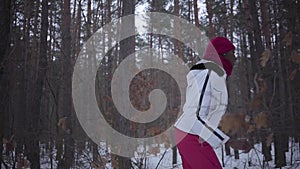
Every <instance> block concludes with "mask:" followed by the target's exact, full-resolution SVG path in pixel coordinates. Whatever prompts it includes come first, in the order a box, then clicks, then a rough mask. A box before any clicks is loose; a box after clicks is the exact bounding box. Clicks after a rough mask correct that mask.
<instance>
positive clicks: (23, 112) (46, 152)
mask: <svg viewBox="0 0 300 169" xmlns="http://www.w3.org/2000/svg"><path fill="white" fill-rule="evenodd" d="M142 7H144V8H145V9H144V10H145V11H157V12H164V13H171V14H174V15H176V16H179V17H182V18H184V19H187V20H188V21H190V22H192V23H194V24H195V25H196V26H197V27H199V28H200V29H201V30H205V33H206V35H207V36H208V37H213V36H216V35H222V36H227V37H228V38H229V39H230V40H232V41H233V42H234V43H235V44H236V46H237V50H236V55H237V56H238V60H237V64H236V67H235V70H234V73H233V75H232V77H230V79H229V92H230V106H229V112H228V115H227V116H225V117H224V119H226V120H224V121H223V122H222V124H221V127H222V128H223V130H224V131H226V132H228V133H229V134H230V135H231V136H232V137H235V138H247V139H249V141H251V142H252V144H255V143H262V149H257V150H256V151H257V152H258V153H262V154H263V155H264V159H262V161H261V162H260V165H258V166H259V167H260V168H264V167H266V165H267V163H265V162H266V161H270V160H274V161H275V165H276V166H277V167H283V166H286V165H294V162H295V159H293V158H294V154H297V153H298V154H299V138H300V135H299V131H300V127H299V124H298V123H299V120H300V116H299V115H298V113H299V112H300V103H299V102H300V97H299V94H300V76H299V73H300V72H299V71H300V67H299V66H300V65H299V64H300V42H299V39H300V37H299V32H300V18H299V13H300V11H299V10H300V2H299V1H298V0H288V1H286V0H272V1H271V0H216V1H212V0H206V1H199V0H198V1H197V0H187V1H179V0H136V1H134V0H133V1H122V0H94V1H92V0H72V1H70V0H63V1H54V0H23V1H21V0H15V1H11V0H1V5H0V24H1V25H0V37H1V38H0V83H1V85H0V95H1V97H0V116H1V117H0V125H1V126H0V138H1V144H0V145H1V146H0V152H2V154H1V157H0V163H1V167H4V168H22V167H28V166H29V165H30V167H31V168H34V169H35V168H43V166H48V167H50V168H64V169H65V168H71V167H73V168H83V167H90V166H93V167H95V168H105V164H106V163H108V162H111V164H112V166H113V167H114V168H130V166H136V167H139V168H143V167H145V166H146V164H143V163H133V162H131V161H130V159H127V158H124V157H119V156H116V155H113V154H109V152H108V151H107V147H105V146H104V147H100V146H97V145H96V144H94V143H93V142H92V141H90V140H89V138H88V137H87V136H86V135H85V133H84V132H83V131H82V129H81V127H80V125H79V123H78V121H77V119H76V115H75V112H74V109H73V105H72V97H71V93H72V91H71V89H72V88H71V84H72V83H71V80H72V79H71V78H72V72H73V66H74V63H75V60H76V58H77V56H78V53H79V51H80V49H81V47H82V45H83V43H84V42H85V41H86V40H87V39H88V38H89V37H90V36H91V35H92V34H93V33H94V32H95V31H97V30H98V29H99V28H100V27H102V26H103V25H105V24H106V23H108V22H110V21H111V20H113V19H116V18H119V17H122V16H125V15H128V14H134V13H136V12H137V10H138V9H141V8H142ZM176 26H177V27H178V29H179V28H180V25H176ZM108 37H109V36H108ZM108 43H109V41H108ZM144 46H150V47H151V48H157V49H159V50H161V51H166V50H168V51H170V50H171V51H172V52H173V53H174V54H177V55H178V56H179V57H180V58H182V59H183V60H184V61H185V62H187V63H188V64H189V65H192V64H194V63H195V62H196V61H198V58H199V57H198V56H197V55H196V54H195V53H194V52H193V51H191V50H190V49H189V48H186V47H185V46H184V45H183V44H182V43H180V42H178V41H176V40H174V39H170V38H168V37H163V36H159V35H153V34H148V35H144V37H142V36H135V37H131V38H128V39H126V40H123V41H121V43H119V44H117V46H115V47H113V48H112V50H111V51H110V52H109V53H108V54H107V56H106V57H105V59H103V60H102V61H101V65H100V68H99V69H101V71H99V72H101V73H98V76H99V79H102V80H101V81H100V82H99V83H98V84H99V85H98V86H97V88H98V90H101V89H102V91H106V90H107V89H110V80H111V76H112V74H113V71H114V70H115V69H116V67H117V65H118V64H119V63H120V62H121V61H122V60H123V59H124V58H125V57H126V56H128V55H129V54H130V53H133V52H134V51H135V50H138V49H141V48H142V47H144ZM160 59H162V60H165V59H167V58H164V57H163V54H162V57H161V58H160ZM82 64H83V66H87V67H88V66H90V65H91V64H93V63H82ZM139 76H140V77H141V78H139V81H136V83H134V82H132V86H131V87H130V88H131V90H132V91H137V94H133V95H132V97H133V98H132V102H133V104H134V105H137V106H140V109H147V107H148V106H149V105H148V104H149V102H147V101H145V100H146V97H147V96H148V93H149V92H148V91H147V90H149V88H151V85H152V86H153V85H159V86H160V85H162V86H163V85H166V84H171V81H170V80H169V79H167V77H160V78H158V77H157V76H158V75H156V74H155V73H153V74H151V75H150V76H148V75H147V74H143V73H141V74H139ZM161 78H166V79H163V80H162V81H164V82H165V84H161V83H159V82H158V80H160V82H161ZM183 78H185V77H183ZM141 79H142V80H141ZM149 86H150V87H149ZM175 86H176V85H175V84H173V85H170V86H169V87H167V89H166V90H167V91H166V92H168V93H169V94H168V97H169V98H171V101H172V98H173V101H172V104H173V105H170V109H171V110H173V111H175V112H174V113H175V114H177V112H176V111H178V109H176V104H178V100H176V98H177V99H178V97H177V93H176V92H178V91H177V90H173V89H174V88H175ZM99 97H101V98H102V99H108V100H109V99H110V96H109V94H108V93H106V94H105V93H104V94H103V95H101V96H99ZM179 98H180V97H179ZM174 105H175V106H174ZM101 106H103V107H104V109H105V110H106V113H107V114H106V115H107V118H108V119H110V121H111V124H112V125H114V126H116V127H119V128H121V129H122V124H124V123H122V121H121V122H120V121H118V119H117V118H116V117H114V116H113V114H112V111H114V109H112V108H111V107H112V106H113V105H112V103H110V102H107V103H106V102H104V103H103V105H101ZM171 112H172V111H171ZM245 119H246V120H245ZM165 120H166V121H169V120H170V119H165ZM161 125H163V124H161ZM158 126H160V125H158ZM131 129H132V130H137V129H136V128H134V126H132V128H131ZM156 130H159V129H157V126H156V128H153V132H155V131H156ZM271 149H273V150H272V151H274V152H275V153H274V154H271ZM98 150H100V151H98ZM99 152H100V153H99ZM101 152H102V153H101ZM103 152H104V153H103ZM173 152H174V156H173V163H174V164H175V163H176V158H177V157H176V150H174V151H173ZM286 152H289V153H290V155H289V156H288V157H289V158H291V159H287V158H286ZM230 153H232V152H230V150H229V149H228V147H227V148H226V154H227V155H229V154H230ZM153 154H155V152H153ZM234 155H235V158H239V154H238V152H237V151H235V152H234ZM287 161H289V163H287ZM140 162H142V160H140ZM247 165H250V166H251V165H254V164H252V163H251V159H249V162H248V164H247Z"/></svg>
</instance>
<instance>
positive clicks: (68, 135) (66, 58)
mask: <svg viewBox="0 0 300 169" xmlns="http://www.w3.org/2000/svg"><path fill="white" fill-rule="evenodd" d="M70 28H71V13H70V0H64V1H63V7H62V23H61V31H62V48H61V52H62V55H61V56H62V58H61V61H62V69H63V72H62V83H61V86H60V97H59V102H58V107H59V108H58V110H59V114H60V118H64V119H65V120H66V121H65V122H66V125H67V128H65V129H63V138H64V149H63V151H64V153H63V158H62V159H60V160H59V163H58V168H62V169H68V168H71V166H72V164H73V163H74V138H73V134H72V132H73V122H74V120H73V118H74V117H73V114H74V113H73V112H74V110H73V102H72V73H73V64H72V59H71V58H72V54H71V32H70Z"/></svg>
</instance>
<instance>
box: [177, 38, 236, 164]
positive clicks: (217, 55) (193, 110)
mask: <svg viewBox="0 0 300 169" xmlns="http://www.w3.org/2000/svg"><path fill="white" fill-rule="evenodd" d="M234 50H235V46H234V45H233V44H232V42H230V41H229V40H228V39H227V38H225V37H215V38H213V39H211V41H210V43H209V44H208V45H207V48H206V52H205V55H204V58H203V59H202V60H201V61H200V62H198V63H197V64H196V65H194V66H193V67H192V68H191V71H190V72H189V73H188V74H187V85H188V86H187V90H186V102H185V104H184V107H183V114H182V115H181V116H180V117H179V119H178V120H177V122H176V123H175V139H176V142H177V148H178V150H179V153H180V155H181V158H182V165H183V168H184V169H220V168H222V167H221V164H220V162H219V160H218V158H217V156H216V154H215V152H214V150H213V148H216V147H218V146H221V145H222V144H224V143H226V142H227V141H228V140H229V137H228V136H226V135H225V134H224V133H223V132H222V131H220V130H219V129H218V128H217V127H218V125H219V122H220V120H221V118H222V116H223V114H224V113H225V111H226V106H227V102H228V94H227V87H226V79H227V77H228V76H230V75H231V72H232V68H233V64H234V62H235V60H236V59H235V56H234ZM201 93H202V94H201Z"/></svg>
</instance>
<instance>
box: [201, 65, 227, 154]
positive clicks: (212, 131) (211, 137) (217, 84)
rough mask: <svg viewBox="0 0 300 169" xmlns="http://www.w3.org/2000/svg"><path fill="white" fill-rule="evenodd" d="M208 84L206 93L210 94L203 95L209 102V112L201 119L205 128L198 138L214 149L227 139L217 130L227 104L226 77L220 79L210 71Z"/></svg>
mask: <svg viewBox="0 0 300 169" xmlns="http://www.w3.org/2000/svg"><path fill="white" fill-rule="evenodd" d="M209 84H210V85H208V87H209V89H208V91H210V92H209V94H208V95H205V97H206V98H204V99H209V100H210V105H209V111H208V114H207V116H206V117H205V118H204V119H203V121H204V122H205V125H204V126H205V127H204V128H203V129H202V130H201V133H200V137H202V138H203V139H204V140H206V141H207V142H208V143H209V144H210V145H211V146H213V147H215V148H216V147H218V146H220V145H221V144H222V143H225V142H227V141H228V139H229V137H228V136H227V135H226V134H224V133H223V132H222V131H221V130H219V129H218V126H219V123H220V120H221V118H222V116H223V115H224V113H225V112H226V108H227V103H228V94H227V87H226V77H225V76H223V77H220V76H218V75H217V74H216V73H215V72H213V71H212V72H211V75H210V78H209ZM208 97H209V98H208Z"/></svg>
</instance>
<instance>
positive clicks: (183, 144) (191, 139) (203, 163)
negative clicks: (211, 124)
mask: <svg viewBox="0 0 300 169" xmlns="http://www.w3.org/2000/svg"><path fill="white" fill-rule="evenodd" d="M174 135H175V141H176V143H177V148H178V150H179V153H180V155H181V159H182V166H183V169H221V168H222V167H221V164H220V161H219V159H218V157H217V155H216V153H215V151H214V150H213V148H212V147H211V146H210V145H209V144H208V143H206V142H204V143H199V136H197V135H193V134H188V133H185V132H183V131H181V130H178V129H176V128H175V133H174Z"/></svg>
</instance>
